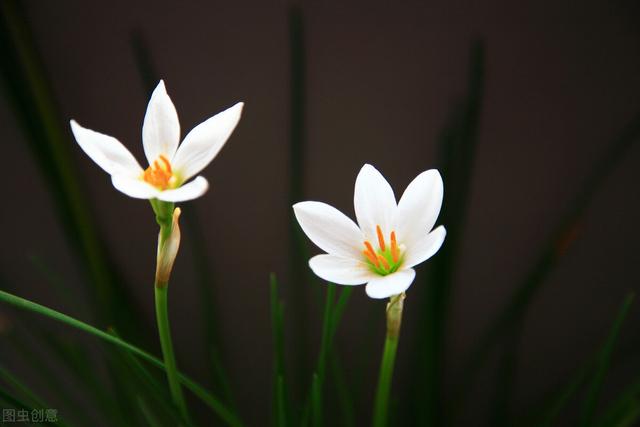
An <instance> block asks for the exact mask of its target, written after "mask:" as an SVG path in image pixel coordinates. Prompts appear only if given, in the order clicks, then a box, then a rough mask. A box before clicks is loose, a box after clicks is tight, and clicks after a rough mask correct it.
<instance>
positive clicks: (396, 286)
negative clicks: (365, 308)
mask: <svg viewBox="0 0 640 427" xmlns="http://www.w3.org/2000/svg"><path fill="white" fill-rule="evenodd" d="M415 277H416V271H415V270H414V269H412V268H409V269H407V270H399V271H396V272H395V273H391V274H389V275H387V276H378V277H376V278H375V279H372V280H371V281H370V282H369V283H367V287H366V291H367V295H369V296H370V297H371V298H376V299H382V298H389V297H391V296H393V295H398V294H400V293H402V292H404V291H406V290H407V289H409V286H411V283H413V279H414V278H415Z"/></svg>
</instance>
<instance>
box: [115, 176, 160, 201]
mask: <svg viewBox="0 0 640 427" xmlns="http://www.w3.org/2000/svg"><path fill="white" fill-rule="evenodd" d="M111 182H112V183H113V186H114V187H116V188H117V189H118V190H119V191H121V192H123V193H124V194H126V195H127V196H129V197H133V198H136V199H153V198H155V197H156V196H157V195H158V193H159V191H158V189H157V188H155V187H154V186H153V185H151V184H148V183H147V182H145V181H143V180H141V179H138V178H132V177H130V176H127V175H112V176H111Z"/></svg>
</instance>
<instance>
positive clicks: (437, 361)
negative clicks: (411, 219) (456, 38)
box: [412, 42, 485, 425]
mask: <svg viewBox="0 0 640 427" xmlns="http://www.w3.org/2000/svg"><path fill="white" fill-rule="evenodd" d="M484 70H485V55H484V47H483V44H482V43H481V42H475V43H474V45H473V46H472V47H471V51H470V66H469V76H468V79H469V82H468V87H467V93H466V96H465V98H464V99H463V100H462V102H460V103H459V104H458V105H457V108H456V109H455V110H454V111H453V114H452V116H451V117H450V119H449V123H448V124H447V126H446V127H445V129H444V131H443V132H442V133H441V135H440V159H441V160H440V169H441V172H442V175H443V179H444V182H445V188H447V193H448V194H449V195H453V196H449V198H447V202H446V203H445V204H444V205H443V209H442V213H441V214H440V218H441V219H440V221H441V222H442V223H443V224H446V225H447V239H446V240H445V243H444V245H443V246H442V248H441V249H440V251H439V253H438V255H437V256H436V257H434V259H433V262H432V264H431V266H430V270H429V272H430V273H431V274H430V275H429V276H428V278H427V279H428V281H429V283H428V286H426V289H428V291H427V292H426V294H425V297H426V300H425V302H424V306H425V307H426V308H425V309H424V313H425V314H424V318H423V319H422V321H421V324H422V325H423V327H422V328H419V329H418V330H420V331H423V333H424V334H425V335H424V338H423V339H421V340H420V342H421V343H422V348H421V350H420V351H419V352H418V354H417V356H418V357H417V358H415V359H414V360H413V361H412V364H413V367H414V372H417V373H418V374H417V375H418V376H419V378H421V380H420V381H418V382H417V383H418V384H419V385H418V387H419V389H418V390H417V391H414V393H413V395H414V396H416V397H418V396H419V398H417V400H416V401H415V402H413V404H414V407H415V409H416V411H417V412H418V414H419V422H420V424H426V425H439V424H441V423H442V420H443V417H444V414H443V412H442V408H443V407H444V405H443V403H444V402H443V401H442V399H443V372H445V367H444V364H445V359H444V348H445V347H446V343H445V337H446V330H447V318H448V315H449V299H450V294H451V282H452V277H453V271H454V269H455V262H456V260H457V253H458V248H459V243H460V237H461V236H462V235H463V232H464V222H465V219H466V212H467V206H468V202H469V194H470V188H471V176H472V172H473V163H474V157H475V151H476V143H477V139H478V128H479V124H480V114H481V106H482V99H483V93H484Z"/></svg>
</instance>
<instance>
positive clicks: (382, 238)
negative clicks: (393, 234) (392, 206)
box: [376, 225, 385, 252]
mask: <svg viewBox="0 0 640 427" xmlns="http://www.w3.org/2000/svg"><path fill="white" fill-rule="evenodd" d="M376 232H377V233H378V243H379V244H380V250H381V251H382V252H384V251H385V244H384V236H383V235H382V230H381V229H380V226H379V225H376Z"/></svg>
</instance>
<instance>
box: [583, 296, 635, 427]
mask: <svg viewBox="0 0 640 427" xmlns="http://www.w3.org/2000/svg"><path fill="white" fill-rule="evenodd" d="M633 298H634V294H633V293H629V295H627V297H626V298H625V300H624V302H623V303H622V307H621V308H620V311H619V312H618V315H617V317H616V319H615V321H614V322H613V326H612V327H611V331H610V332H609V336H608V337H607V340H606V341H605V343H604V346H603V347H602V350H601V351H600V354H599V355H598V359H597V362H596V367H595V372H594V373H593V378H592V379H591V383H590V385H589V388H588V391H587V397H586V399H585V402H584V406H583V409H582V416H581V418H580V425H581V426H583V427H588V426H590V425H591V424H592V419H593V414H594V413H595V410H596V407H597V404H598V398H599V397H600V389H601V387H602V383H603V381H604V377H605V375H606V374H607V371H608V369H609V364H610V362H611V354H612V353H613V349H614V347H615V344H616V341H617V339H618V335H619V334H620V328H621V327H622V324H623V323H624V319H625V318H626V317H627V314H628V313H629V309H630V308H631V303H632V302H633Z"/></svg>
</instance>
